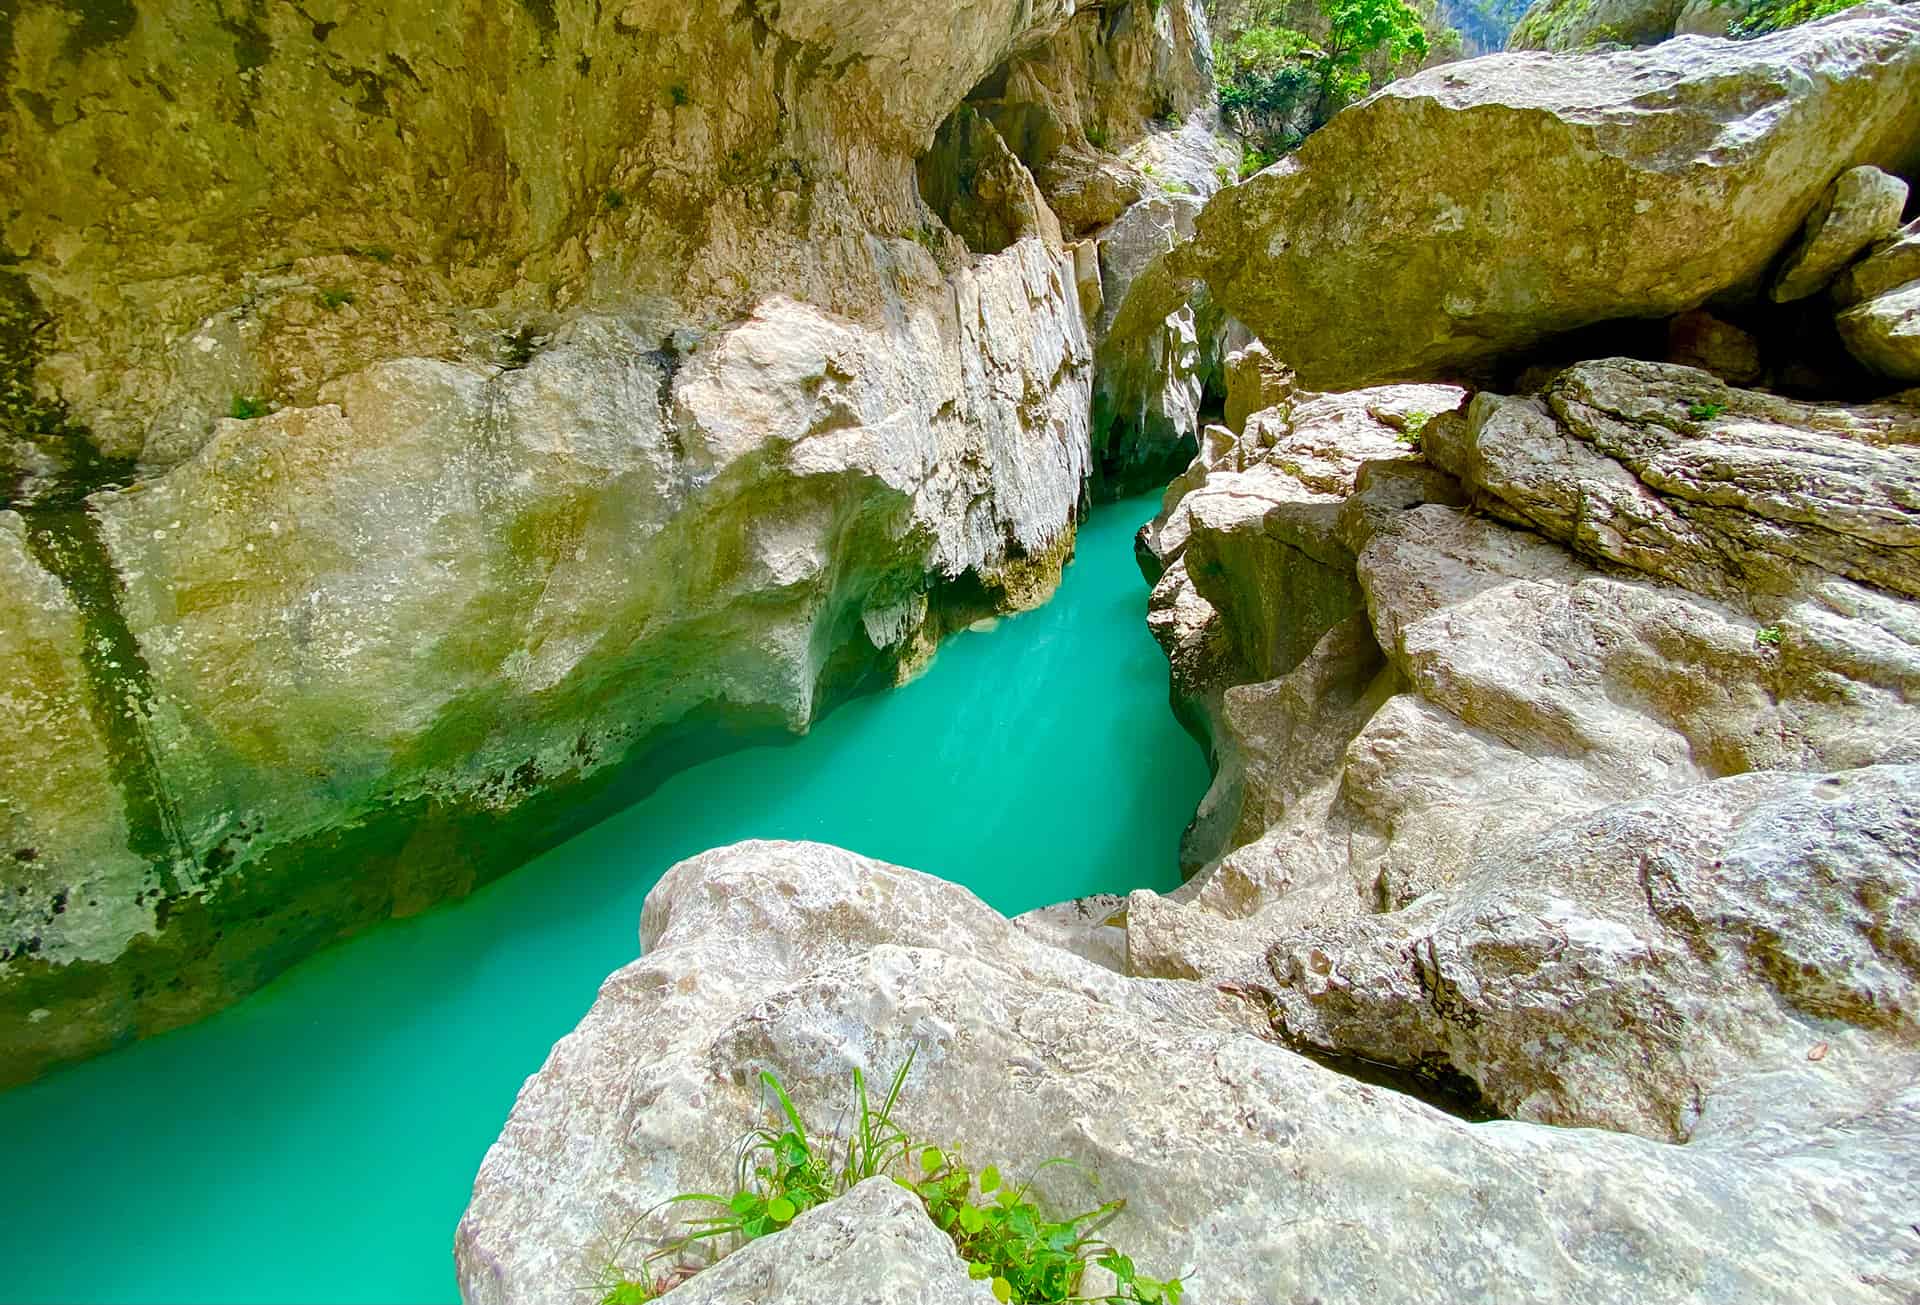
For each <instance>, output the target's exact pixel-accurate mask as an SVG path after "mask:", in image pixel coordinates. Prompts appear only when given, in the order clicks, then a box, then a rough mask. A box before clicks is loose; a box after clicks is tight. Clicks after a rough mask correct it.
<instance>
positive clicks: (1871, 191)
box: [1767, 166, 1907, 304]
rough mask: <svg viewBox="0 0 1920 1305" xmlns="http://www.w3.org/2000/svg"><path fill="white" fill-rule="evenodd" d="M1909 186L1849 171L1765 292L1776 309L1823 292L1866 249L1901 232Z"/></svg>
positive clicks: (1870, 170) (1865, 170)
mask: <svg viewBox="0 0 1920 1305" xmlns="http://www.w3.org/2000/svg"><path fill="white" fill-rule="evenodd" d="M1906 206H1907V183H1906V182H1904V181H1902V180H1900V178H1898V177H1890V176H1888V175H1887V174H1886V173H1884V172H1882V171H1880V169H1878V168H1874V167H1866V166H1862V167H1858V168H1849V169H1848V170H1847V171H1845V172H1843V173H1841V174H1840V175H1839V176H1838V177H1836V178H1834V182H1833V185H1831V186H1830V187H1828V188H1827V193H1826V194H1824V195H1822V196H1821V197H1820V202H1819V203H1818V204H1815V205H1814V206H1813V212H1811V213H1809V214H1807V221H1806V225H1805V226H1804V227H1803V228H1802V229H1801V232H1800V243H1799V244H1797V245H1795V246H1794V247H1793V249H1792V250H1790V251H1789V252H1788V254H1787V257H1786V260H1785V261H1784V262H1783V263H1782V264H1781V265H1780V272H1779V274H1778V275H1777V276H1776V277H1775V278H1774V281H1773V287H1772V288H1771V289H1770V290H1768V291H1767V293H1768V295H1769V296H1770V297H1771V298H1772V299H1773V301H1774V302H1775V303H1777V304H1784V303H1790V302H1791V301H1793V300H1795V299H1804V298H1806V297H1807V296H1808V295H1810V294H1813V293H1814V292H1815V291H1817V290H1823V289H1825V288H1826V285H1827V283H1828V282H1829V281H1831V280H1833V278H1834V277H1835V275H1837V274H1838V273H1839V271H1840V269H1841V268H1843V267H1845V266H1846V265H1847V264H1848V263H1851V262H1852V261H1853V259H1854V256H1855V255H1857V254H1859V253H1860V251H1861V250H1863V249H1865V248H1866V247H1867V246H1868V245H1871V244H1874V243H1875V242H1876V241H1880V240H1884V239H1885V238H1886V237H1888V236H1890V235H1892V234H1893V233H1894V231H1895V230H1897V229H1898V228H1899V226H1900V214H1901V212H1902V211H1903V210H1904V209H1905V208H1906Z"/></svg>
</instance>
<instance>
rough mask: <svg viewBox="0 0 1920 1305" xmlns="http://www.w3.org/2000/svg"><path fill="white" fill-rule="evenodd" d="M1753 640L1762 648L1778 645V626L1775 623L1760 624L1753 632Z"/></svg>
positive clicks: (1776, 646)
mask: <svg viewBox="0 0 1920 1305" xmlns="http://www.w3.org/2000/svg"><path fill="white" fill-rule="evenodd" d="M1753 641H1754V642H1755V643H1757V644H1759V645H1760V646H1761V647H1762V648H1778V647H1779V646H1780V627H1779V626H1777V625H1763V626H1761V627H1760V628H1759V629H1758V630H1755V631H1754V632H1753Z"/></svg>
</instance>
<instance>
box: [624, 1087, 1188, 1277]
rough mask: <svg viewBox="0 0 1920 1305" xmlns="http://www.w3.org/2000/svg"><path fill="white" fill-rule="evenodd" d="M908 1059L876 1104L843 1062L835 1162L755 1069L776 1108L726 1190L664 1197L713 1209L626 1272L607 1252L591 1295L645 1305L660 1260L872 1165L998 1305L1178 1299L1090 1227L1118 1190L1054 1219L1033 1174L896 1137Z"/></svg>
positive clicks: (855, 1177)
mask: <svg viewBox="0 0 1920 1305" xmlns="http://www.w3.org/2000/svg"><path fill="white" fill-rule="evenodd" d="M913 1060H914V1053H912V1052H909V1053H908V1055H907V1059H906V1062H905V1063H904V1064H902V1065H901V1066H900V1068H899V1070H898V1072H896V1073H895V1074H894V1076H893V1081H892V1083H891V1084H889V1085H888V1088H887V1094H886V1098H885V1099H884V1100H883V1101H882V1102H881V1103H880V1104H879V1106H878V1107H877V1108H876V1107H875V1106H874V1105H873V1104H872V1102H871V1101H869V1099H868V1097H867V1084H866V1079H865V1077H864V1076H863V1075H862V1074H861V1072H860V1071H859V1070H858V1069H856V1070H854V1071H853V1101H852V1103H851V1108H850V1110H849V1112H848V1118H849V1119H850V1120H851V1121H852V1124H851V1127H850V1129H849V1132H848V1136H847V1138H846V1141H845V1143H844V1145H843V1146H841V1147H840V1148H839V1149H838V1156H837V1163H836V1162H834V1161H832V1160H829V1158H828V1157H829V1155H830V1154H832V1152H831V1151H830V1150H829V1149H828V1144H827V1143H826V1140H825V1139H818V1138H814V1137H810V1136H809V1135H808V1133H807V1128H806V1124H805V1122H804V1121H803V1120H802V1119H801V1118H800V1112H799V1111H798V1110H796V1109H794V1105H793V1101H792V1100H791V1099H790V1098H789V1097H788V1096H787V1092H786V1089H785V1088H784V1087H782V1086H781V1083H780V1080H779V1079H778V1078H776V1077H774V1075H772V1074H771V1073H766V1072H763V1073H762V1074H761V1075H760V1081H761V1083H762V1084H763V1085H764V1086H765V1087H766V1088H767V1090H768V1091H769V1092H770V1093H771V1094H772V1096H773V1099H774V1101H775V1102H776V1103H777V1105H778V1111H777V1118H776V1119H775V1121H774V1123H773V1126H772V1127H767V1128H757V1129H754V1130H753V1131H752V1132H750V1133H749V1134H747V1136H746V1137H745V1138H744V1139H743V1140H742V1143H741V1147H740V1154H739V1158H738V1160H737V1161H736V1162H735V1166H734V1190H733V1191H732V1192H730V1193H717V1192H687V1193H683V1194H681V1195H679V1196H675V1197H672V1198H670V1199H669V1200H668V1201H667V1202H666V1204H668V1205H676V1204H691V1205H696V1206H708V1207H711V1208H712V1209H713V1210H715V1211H716V1213H713V1214H710V1215H703V1216H690V1217H688V1218H687V1219H686V1220H685V1221H684V1226H685V1227H686V1229H687V1231H686V1233H685V1235H684V1236H682V1237H680V1238H679V1239H678V1240H676V1241H673V1242H669V1243H668V1244H667V1245H665V1246H663V1247H660V1248H659V1249H657V1250H655V1251H653V1252H652V1253H651V1254H649V1255H648V1256H647V1257H646V1258H645V1260H644V1261H643V1262H642V1263H641V1265H640V1268H639V1272H638V1273H637V1274H635V1273H629V1272H628V1271H626V1270H625V1269H623V1268H621V1267H620V1266H619V1265H617V1264H614V1263H611V1262H610V1263H609V1264H608V1265H607V1266H606V1268H605V1269H604V1271H603V1273H602V1275H601V1281H600V1282H599V1283H598V1284H596V1288H595V1289H596V1290H598V1291H601V1292H602V1293H603V1294H602V1295H601V1297H600V1305H646V1302H648V1301H651V1300H653V1299H654V1298H655V1296H657V1295H658V1294H659V1293H660V1292H661V1291H662V1290H665V1289H666V1287H667V1286H670V1285H672V1284H673V1283H674V1282H676V1281H679V1280H681V1279H683V1278H684V1277H685V1276H686V1274H687V1272H688V1269H687V1267H686V1266H685V1265H684V1264H682V1265H680V1266H678V1267H672V1268H669V1269H667V1270H666V1271H664V1272H662V1271H661V1270H660V1268H659V1266H660V1265H661V1263H662V1262H666V1261H673V1260H676V1259H678V1258H680V1257H683V1256H684V1254H685V1253H686V1252H687V1251H688V1250H690V1249H692V1248H693V1247H695V1246H696V1245H697V1244H700V1243H713V1242H720V1243H726V1244H727V1248H729V1249H730V1248H731V1247H733V1246H739V1245H742V1244H744V1243H746V1242H750V1241H753V1240H755V1239H756V1238H760V1237H765V1236H767V1235H768V1234H770V1233H775V1232H778V1231H780V1230H781V1229H782V1228H785V1227H786V1226H787V1225H788V1224H790V1223H792V1222H793V1220H794V1219H796V1218H798V1217H799V1216H800V1215H801V1214H803V1213H805V1212H806V1211H808V1210H811V1209H813V1208H814V1207H815V1206H819V1205H824V1204H825V1203H826V1202H828V1201H830V1200H832V1199H833V1198H834V1197H836V1196H839V1195H842V1194H843V1193H845V1192H848V1191H850V1190H852V1188H853V1187H854V1186H855V1185H856V1184H858V1183H861V1182H864V1181H865V1180H867V1179H869V1178H877V1177H881V1176H883V1175H884V1176H887V1177H891V1178H892V1179H893V1181H894V1182H896V1183H898V1184H899V1185H900V1186H901V1187H903V1188H905V1189H906V1190H907V1191H909V1192H912V1193H913V1194H914V1195H915V1196H916V1197H918V1198H919V1199H920V1202H921V1203H922V1205H924V1206H925V1207H926V1211H927V1217H928V1218H929V1219H931V1220H932V1221H933V1222H934V1224H935V1225H936V1226H937V1227H939V1228H940V1229H941V1230H942V1231H943V1232H945V1233H946V1234H947V1235H948V1236H949V1237H951V1238H952V1239H953V1244H954V1248H955V1249H956V1250H957V1251H959V1253H960V1256H961V1258H962V1259H964V1260H965V1261H966V1263H967V1272H968V1274H969V1275H970V1276H972V1277H973V1278H974V1279H976V1280H978V1281H983V1282H987V1283H989V1284H991V1287H992V1291H993V1295H994V1297H995V1299H997V1300H1000V1301H1003V1302H1009V1305H1013V1303H1017V1302H1059V1301H1082V1302H1112V1303H1116V1305H1117V1303H1120V1302H1141V1303H1142V1305H1180V1299H1181V1295H1182V1293H1183V1291H1184V1284H1183V1283H1182V1281H1181V1279H1179V1278H1170V1279H1159V1278H1151V1277H1148V1276H1147V1275H1145V1274H1143V1273H1141V1272H1140V1271H1139V1270H1138V1269H1137V1268H1136V1267H1135V1266H1134V1263H1133V1261H1132V1259H1130V1258H1129V1257H1128V1256H1126V1255H1124V1254H1122V1253H1121V1252H1120V1251H1119V1250H1118V1249H1116V1248H1115V1247H1114V1246H1112V1245H1111V1244H1109V1243H1107V1242H1105V1241H1102V1240H1100V1239H1098V1238H1097V1237H1096V1236H1095V1234H1096V1233H1098V1232H1099V1230H1100V1229H1102V1228H1104V1227H1105V1226H1106V1225H1107V1224H1108V1223H1110V1222H1112V1220H1113V1219H1114V1218H1115V1217H1116V1216H1118V1215H1119V1213H1120V1212H1121V1211H1122V1210H1123V1209H1124V1208H1125V1207H1126V1202H1125V1201H1124V1200H1112V1201H1106V1202H1103V1203H1101V1204H1099V1205H1097V1206H1095V1207H1094V1208H1093V1209H1091V1210H1087V1211H1085V1212H1083V1213H1080V1214H1076V1215H1070V1216H1068V1217H1066V1218H1060V1219H1053V1218H1049V1217H1047V1216H1046V1214H1044V1213H1043V1212H1042V1211H1041V1209H1040V1208H1039V1206H1038V1204H1037V1203H1036V1202H1034V1201H1033V1200H1032V1199H1030V1196H1029V1190H1030V1188H1031V1185H1032V1182H1033V1175H1031V1174H1030V1175H1029V1176H1028V1177H1027V1179H1026V1181H1025V1182H1021V1183H1018V1184H1015V1183H1011V1182H1009V1181H1007V1179H1006V1178H1004V1177H1003V1176H1002V1175H1001V1173H1000V1170H999V1168H998V1167H997V1166H995V1165H991V1164H989V1165H987V1166H985V1167H984V1168H982V1169H980V1170H978V1171H977V1172H976V1171H975V1170H974V1169H972V1168H971V1167H970V1166H968V1165H967V1164H966V1163H965V1162H964V1160H963V1159H962V1157H961V1154H960V1151H959V1150H958V1149H957V1148H955V1147H938V1146H922V1145H920V1144H918V1143H916V1142H915V1140H914V1139H913V1138H911V1137H910V1136H908V1134H907V1132H906V1130H905V1129H903V1128H901V1127H900V1125H899V1124H897V1123H896V1122H894V1118H893V1111H894V1107H895V1106H896V1105H898V1104H899V1101H900V1092H901V1089H902V1088H903V1087H904V1086H905V1084H906V1080H907V1071H908V1070H909V1069H911V1068H912V1067H913ZM1071 1164H1072V1162H1071V1161H1069V1160H1065V1159H1060V1158H1057V1157H1056V1158H1054V1159H1051V1160H1046V1161H1043V1162H1042V1163H1041V1164H1039V1165H1037V1166H1036V1167H1035V1169H1034V1174H1038V1173H1039V1171H1040V1170H1042V1169H1047V1168H1051V1167H1054V1166H1059V1165H1071ZM649 1213H651V1211H649ZM643 1217H644V1216H643ZM624 1245H625V1241H624V1239H623V1242H622V1247H621V1248H619V1249H616V1251H615V1253H614V1259H616V1260H617V1259H618V1258H619V1256H620V1255H621V1254H622V1253H623V1250H624ZM1090 1263H1091V1264H1098V1265H1100V1266H1101V1267H1102V1268H1104V1269H1106V1270H1107V1271H1108V1272H1110V1273H1111V1274H1113V1276H1114V1279H1115V1281H1116V1283H1117V1284H1118V1288H1119V1290H1118V1291H1117V1292H1116V1293H1114V1294H1111V1295H1106V1296H1094V1297H1083V1296H1079V1295H1077V1294H1076V1293H1077V1292H1078V1291H1079V1289H1080V1282H1081V1278H1082V1276H1083V1274H1084V1273H1085V1272H1086V1268H1087V1265H1088V1264H1090Z"/></svg>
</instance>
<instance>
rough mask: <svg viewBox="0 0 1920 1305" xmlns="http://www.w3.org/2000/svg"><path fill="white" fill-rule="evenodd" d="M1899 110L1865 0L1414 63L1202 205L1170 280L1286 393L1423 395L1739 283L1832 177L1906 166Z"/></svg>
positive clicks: (1917, 139)
mask: <svg viewBox="0 0 1920 1305" xmlns="http://www.w3.org/2000/svg"><path fill="white" fill-rule="evenodd" d="M1916 98H1920V10H1915V9H1914V8H1913V7H1911V6H1904V5H1898V4H1886V3H1873V4H1866V5H1861V6H1859V7H1856V8H1853V9H1849V10H1847V11H1845V12H1844V13H1840V14H1836V15H1834V16H1833V17H1830V18H1827V19H1823V20H1821V21H1819V22H1815V23H1809V24H1807V25H1805V26H1802V27H1797V28H1794V29H1792V30H1790V31H1786V32H1781V33H1778V34H1775V35H1772V36H1767V37H1763V38H1760V39H1758V40H1753V41H1710V40H1705V39H1701V38H1685V39H1682V40H1677V41H1669V42H1667V43H1665V44H1663V45H1659V46H1655V47H1653V48H1650V49H1645V50H1634V51H1623V52H1616V53H1607V54H1594V55H1569V56H1556V55H1545V54H1507V55H1498V56H1489V57H1486V58H1481V59H1475V60H1471V61H1469V62H1466V63H1459V64H1449V65H1445V66H1442V67H1438V68H1431V69H1428V70H1427V71H1425V72H1422V73H1419V74H1417V75H1416V76H1413V77H1409V78H1405V79H1403V80H1401V81H1398V82H1395V83H1393V84H1392V85H1390V86H1388V87H1386V88H1384V89H1383V90H1381V91H1379V92H1377V93H1375V94H1374V95H1373V96H1371V97H1370V98H1368V99H1367V100H1365V101H1363V102H1361V103H1360V104H1358V105H1356V106H1354V107H1353V108H1351V109H1348V110H1346V111H1345V112H1343V113H1341V114H1339V115H1338V116H1337V117H1336V118H1335V119H1334V120H1333V121H1332V122H1331V123H1330V124H1328V126H1326V127H1325V128H1323V129H1322V130H1320V131H1318V132H1315V133H1314V134H1313V136H1312V137H1311V138H1309V139H1308V141H1307V143H1306V145H1305V146H1303V147H1302V148H1301V149H1300V151H1299V152H1298V153H1296V154H1293V155H1290V156H1289V157H1288V158H1286V159H1284V160H1282V161H1281V162H1280V163H1279V164H1277V165H1275V166H1274V167H1272V168H1269V169H1267V170H1266V171H1265V172H1263V173H1260V174H1259V175H1257V176H1255V177H1253V178H1251V179H1249V180H1248V181H1246V182H1245V183H1243V184H1241V185H1239V186H1235V187H1232V188H1231V189H1229V190H1227V191H1225V192H1223V193H1222V194H1221V195H1220V196H1218V197H1216V198H1215V199H1214V200H1213V201H1212V202H1211V203H1210V204H1209V205H1208V206H1207V208H1206V210H1205V211H1204V212H1203V213H1202V214H1201V216H1200V219H1199V223H1198V236H1197V238H1196V241H1195V243H1194V245H1193V246H1192V249H1193V251H1194V252H1193V256H1192V257H1191V258H1190V259H1189V260H1188V262H1187V264H1186V266H1187V267H1188V269H1189V270H1190V271H1191V272H1192V273H1194V274H1195V275H1198V276H1201V277H1203V278H1205V280H1206V281H1207V283H1208V285H1209V286H1210V288H1211V290H1212V293H1213V297H1214V298H1215V300H1216V301H1217V302H1219V304H1220V305H1221V306H1222V307H1223V308H1224V309H1225V310H1226V311H1227V312H1229V313H1231V314H1232V315H1233V316H1235V317H1236V318H1238V319H1239V320H1240V321H1242V322H1244V323H1245V324H1246V325H1247V327H1248V328H1249V329H1251V330H1252V331H1253V333H1254V334H1255V335H1257V336H1259V337H1260V339H1262V340H1263V341H1265V343H1266V345H1267V347H1268V348H1269V349H1270V350H1271V351H1272V352H1273V354H1274V356H1275V357H1276V358H1278V359H1279V360H1280V361H1281V362H1283V363H1286V364H1287V365H1289V366H1291V367H1293V368H1294V369H1295V370H1296V371H1297V372H1298V373H1299V377H1300V381H1301V383H1302V384H1304V385H1307V386H1311V387H1314V388H1319V389H1341V388H1347V387H1351V386H1355V385H1361V384H1366V383H1369V382H1374V381H1380V380H1387V379H1394V378H1409V379H1430V378H1433V377H1435V376H1437V375H1441V374H1444V373H1445V372H1446V371H1447V370H1449V369H1455V368H1462V367H1467V366H1471V365H1472V364H1475V363H1476V362H1479V361H1481V360H1485V359H1489V358H1492V357H1495V356H1498V355H1503V354H1507V353H1511V352H1513V351H1516V350H1521V349H1524V348H1526V347H1527V346H1530V345H1532V344H1534V343H1535V342H1537V341H1539V340H1541V339H1543V338H1545V337H1547V336H1550V335H1553V334H1555V333H1558V332H1564V331H1569V330H1572V329H1573V328H1576V327H1580V326H1585V325H1588V324H1591V323H1595V322H1603V321H1608V320H1612V319H1618V318H1645V317H1664V316H1668V315H1671V314H1673V313H1677V312H1682V311H1685V310H1687V309H1690V308H1696V307H1699V306H1700V305H1701V304H1703V303H1704V302H1706V301H1707V300H1708V299H1709V298H1712V297H1714V296H1716V295H1725V294H1731V293H1740V292H1747V293H1751V292H1754V291H1758V290H1759V289H1761V288H1763V285H1764V280H1765V277H1766V276H1767V274H1768V272H1769V271H1770V270H1771V267H1772V264H1773V262H1774V260H1775V259H1776V257H1778V256H1779V254H1780V253H1781V251H1782V249H1783V247H1784V246H1786V245H1787V244H1788V243H1789V241H1790V240H1792V238H1793V236H1794V234H1795V233H1796V232H1797V231H1798V230H1799V228H1800V226H1801V224H1802V222H1803V221H1804V220H1805V218H1806V216H1807V214H1808V212H1809V210H1811V209H1812V208H1813V207H1814V205H1815V204H1816V202H1817V201H1818V200H1819V198H1820V196H1821V194H1822V193H1823V192H1825V191H1826V189H1827V187H1828V185H1829V184H1830V183H1831V182H1832V181H1833V179H1834V178H1835V177H1837V176H1839V175H1840V174H1841V173H1843V172H1845V171H1847V170H1848V169H1849V168H1853V167H1857V166H1860V165H1862V164H1872V165H1875V166H1877V167H1880V168H1882V169H1885V170H1887V171H1889V172H1892V173H1895V174H1902V175H1904V174H1909V173H1911V171H1912V169H1913V168H1914V166H1915V165H1916V164H1917V163H1920V131H1916V130H1915V127H1914V121H1913V115H1912V112H1911V105H1912V104H1913V103H1914V101H1915V100H1916ZM1380 178H1390V179H1391V182H1390V184H1384V183H1381V182H1380V181H1378V180H1377V179H1380Z"/></svg>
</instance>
